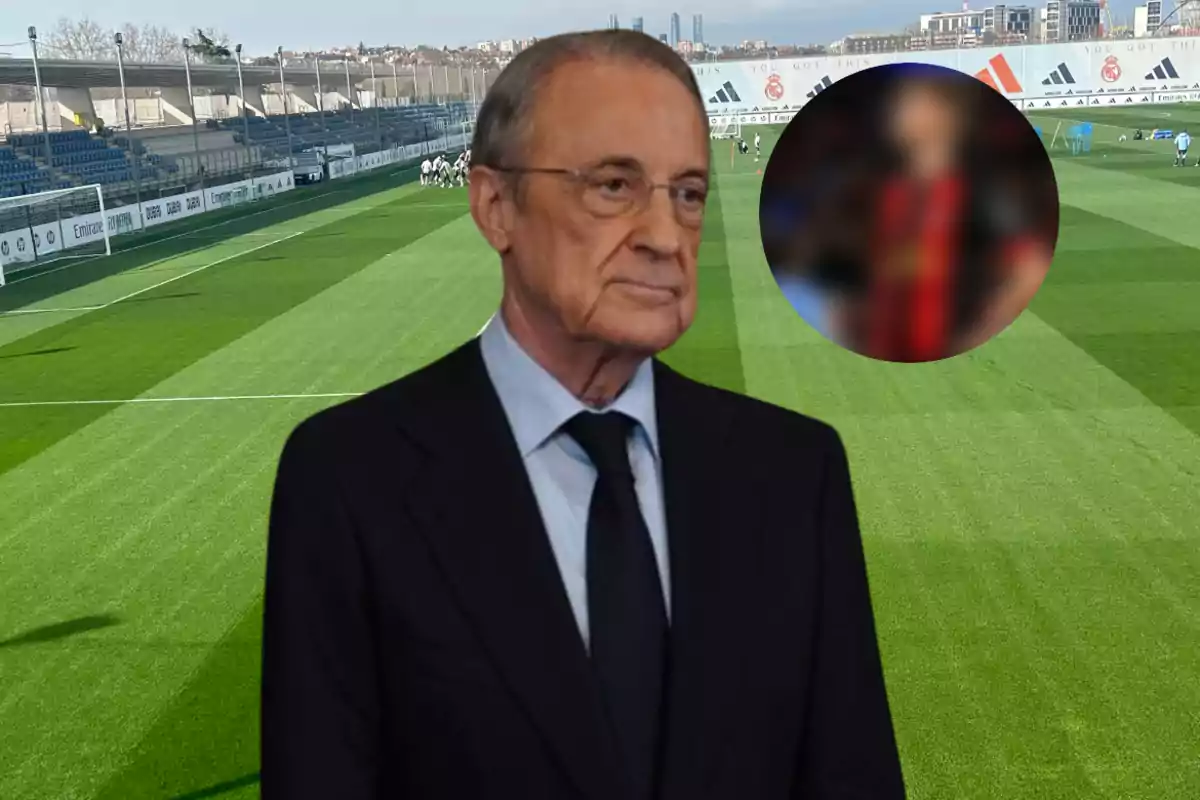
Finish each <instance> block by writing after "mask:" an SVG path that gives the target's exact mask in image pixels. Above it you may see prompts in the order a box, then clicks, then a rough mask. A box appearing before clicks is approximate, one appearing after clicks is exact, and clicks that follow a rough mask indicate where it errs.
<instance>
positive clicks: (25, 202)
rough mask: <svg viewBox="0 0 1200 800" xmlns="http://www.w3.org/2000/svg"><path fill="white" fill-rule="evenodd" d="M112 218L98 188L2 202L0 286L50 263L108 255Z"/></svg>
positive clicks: (0, 200)
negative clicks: (17, 275)
mask: <svg viewBox="0 0 1200 800" xmlns="http://www.w3.org/2000/svg"><path fill="white" fill-rule="evenodd" d="M110 216H112V215H111V214H110V213H109V212H108V211H107V210H106V209H105V207H104V192H103V190H102V188H101V187H100V186H99V185H98V184H93V185H89V186H73V187H71V188H69V189H55V190H52V191H48V192H37V193H35V194H25V195H19V196H17V197H3V198H0V286H4V285H5V283H6V282H8V281H11V280H12V276H13V275H14V274H15V273H18V272H23V271H26V270H32V269H36V268H38V267H41V266H44V265H45V264H47V263H50V262H53V261H61V260H63V259H78V258H95V257H96V256H102V255H111V254H112V244H111V241H110V238H111V236H112V235H113V234H114V233H118V232H120V231H114V230H113V225H114V223H113V221H112V220H110ZM118 216H121V217H131V216H132V215H128V214H123V215H118ZM131 227H132V225H131Z"/></svg>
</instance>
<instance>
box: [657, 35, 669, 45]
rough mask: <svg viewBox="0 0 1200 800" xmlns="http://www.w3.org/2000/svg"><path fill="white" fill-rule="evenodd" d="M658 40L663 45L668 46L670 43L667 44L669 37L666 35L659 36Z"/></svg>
mask: <svg viewBox="0 0 1200 800" xmlns="http://www.w3.org/2000/svg"><path fill="white" fill-rule="evenodd" d="M658 40H659V41H660V42H662V43H663V44H668V42H667V35H666V34H665V33H660V34H659V35H658Z"/></svg>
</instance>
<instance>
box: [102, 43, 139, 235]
mask: <svg viewBox="0 0 1200 800" xmlns="http://www.w3.org/2000/svg"><path fill="white" fill-rule="evenodd" d="M113 41H114V42H115V43H116V45H117V75H118V77H120V79H121V107H122V108H124V109H125V132H126V133H127V134H129V150H130V152H132V153H133V194H134V199H135V200H136V201H137V207H138V217H141V215H142V164H141V161H142V159H141V157H140V156H139V155H138V151H137V143H136V142H134V141H133V121H132V120H130V118H129V96H128V95H127V94H126V91H125V37H124V36H122V35H121V34H120V33H117V34H115V35H114V36H113ZM102 194H103V193H102Z"/></svg>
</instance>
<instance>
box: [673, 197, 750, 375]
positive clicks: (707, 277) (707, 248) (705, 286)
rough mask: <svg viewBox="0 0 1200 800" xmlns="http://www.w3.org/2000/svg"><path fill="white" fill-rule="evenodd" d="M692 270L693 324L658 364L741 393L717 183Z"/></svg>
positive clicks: (739, 359)
mask: <svg viewBox="0 0 1200 800" xmlns="http://www.w3.org/2000/svg"><path fill="white" fill-rule="evenodd" d="M696 269H697V281H698V285H697V294H698V304H697V310H696V320H695V323H694V324H693V325H692V327H691V328H690V329H689V330H688V332H687V333H685V334H684V335H683V337H682V338H681V339H680V340H679V341H678V342H677V343H676V344H675V346H674V347H672V348H671V349H670V350H668V351H667V352H665V353H664V354H663V361H664V363H666V364H669V365H670V366H671V367H673V368H674V369H677V370H679V371H680V372H682V373H684V374H685V375H688V376H689V377H692V378H695V379H696V380H699V381H703V382H704V383H708V384H712V385H713V386H719V387H721V388H722V389H729V390H730V391H734V392H744V391H745V389H746V378H745V375H744V374H743V372H742V353H741V350H740V349H739V347H738V336H737V318H736V316H735V314H734V309H733V286H732V283H731V281H730V277H729V254H728V252H727V250H726V246H725V220H724V217H723V216H722V213H721V192H720V191H719V190H718V188H717V184H716V181H714V182H713V184H712V189H711V191H710V193H709V196H708V206H707V210H706V211H705V215H704V239H703V241H702V242H701V244H700V257H699V261H698V263H697V267H696Z"/></svg>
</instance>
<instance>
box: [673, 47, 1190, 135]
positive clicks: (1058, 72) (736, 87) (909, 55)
mask: <svg viewBox="0 0 1200 800" xmlns="http://www.w3.org/2000/svg"><path fill="white" fill-rule="evenodd" d="M904 62H910V63H912V62H915V63H921V64H932V65H935V66H941V67H948V68H950V69H955V70H958V71H959V72H963V73H966V74H967V75H971V76H973V77H975V78H978V79H979V80H981V81H983V82H984V83H986V84H988V85H989V86H991V87H993V88H994V89H995V90H996V91H998V92H1000V93H1002V94H1003V95H1005V96H1006V97H1008V98H1009V99H1010V100H1012V101H1013V103H1014V105H1017V106H1018V107H1020V108H1031V107H1037V108H1046V107H1054V106H1045V105H1044V102H1045V101H1046V100H1055V101H1057V100H1061V99H1067V100H1068V105H1087V104H1090V99H1089V100H1085V102H1084V103H1082V104H1079V103H1076V102H1075V100H1074V99H1072V98H1076V97H1077V96H1079V95H1083V96H1085V97H1087V98H1090V97H1091V96H1092V95H1107V94H1111V93H1117V94H1120V95H1121V96H1122V98H1123V97H1124V96H1130V97H1133V96H1135V95H1136V98H1135V99H1133V100H1131V101H1130V102H1134V103H1136V102H1154V101H1153V100H1146V101H1140V98H1141V97H1142V96H1152V95H1153V94H1155V93H1163V94H1170V95H1172V96H1176V95H1180V94H1186V93H1188V92H1200V37H1179V38H1162V39H1133V40H1124V41H1112V42H1072V43H1069V44H1046V45H1028V46H1023V47H1000V48H996V47H979V48H973V49H969V50H924V51H914V52H905V53H881V54H878V55H868V56H818V57H813V58H792V59H772V60H770V61H717V62H708V63H703V64H696V65H693V67H692V71H693V72H694V73H695V75H696V80H697V82H698V83H699V84H700V91H701V92H702V93H703V94H704V98H705V101H706V105H707V107H708V113H709V116H710V117H722V116H724V117H730V116H737V117H738V118H739V119H741V120H742V123H743V124H748V123H747V121H746V118H745V117H743V116H742V115H762V114H771V113H786V112H795V111H796V110H797V109H799V108H801V107H803V106H804V104H805V103H807V102H808V101H809V100H811V99H812V98H814V97H816V96H817V95H818V94H820V93H821V92H823V91H825V90H826V89H828V88H829V87H830V86H832V85H833V83H834V82H836V81H838V80H841V79H842V78H844V77H846V76H847V75H851V74H853V73H855V72H859V71H861V70H864V69H870V68H871V67H876V66H882V65H884V64H894V63H904ZM1118 102H1124V100H1123V99H1122V100H1121V101H1118ZM1163 102H1172V101H1166V100H1164V101H1163ZM1030 103H1035V104H1036V105H1034V106H1031V105H1030ZM1101 104H1104V105H1108V104H1109V103H1108V102H1107V101H1106V100H1104V101H1102V102H1101ZM749 124H753V123H749Z"/></svg>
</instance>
